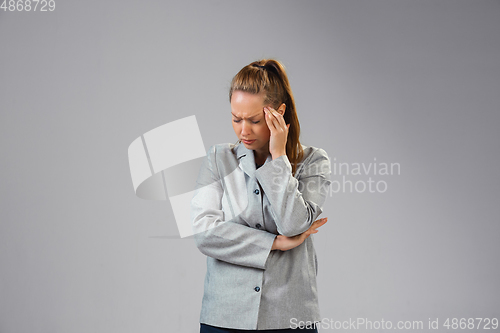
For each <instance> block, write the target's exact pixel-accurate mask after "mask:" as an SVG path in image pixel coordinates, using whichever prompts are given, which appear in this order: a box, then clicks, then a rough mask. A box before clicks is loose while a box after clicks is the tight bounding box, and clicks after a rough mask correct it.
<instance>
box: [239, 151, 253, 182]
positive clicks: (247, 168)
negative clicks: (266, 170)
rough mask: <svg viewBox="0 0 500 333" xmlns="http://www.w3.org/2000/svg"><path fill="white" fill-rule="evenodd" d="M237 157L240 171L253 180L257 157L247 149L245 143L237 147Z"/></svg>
mask: <svg viewBox="0 0 500 333" xmlns="http://www.w3.org/2000/svg"><path fill="white" fill-rule="evenodd" d="M236 156H237V158H238V161H239V166H240V169H241V170H243V172H245V173H246V174H247V175H248V176H249V177H250V178H253V177H254V173H255V157H254V155H253V150H251V149H247V147H245V145H244V144H243V143H240V144H239V145H238V146H237V147H236Z"/></svg>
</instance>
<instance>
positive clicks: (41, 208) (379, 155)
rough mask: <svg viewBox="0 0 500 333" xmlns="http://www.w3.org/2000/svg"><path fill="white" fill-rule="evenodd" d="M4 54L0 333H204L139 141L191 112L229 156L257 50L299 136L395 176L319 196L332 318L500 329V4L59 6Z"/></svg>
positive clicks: (1, 42)
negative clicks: (134, 151)
mask: <svg viewBox="0 0 500 333" xmlns="http://www.w3.org/2000/svg"><path fill="white" fill-rule="evenodd" d="M0 47H1V52H0V108H1V113H0V114H1V119H0V147H1V150H0V153H1V161H2V162H1V176H0V177H1V212H0V214H1V215H0V219H1V224H0V332H2V333H11V332H196V331H197V330H198V327H199V326H198V316H199V310H200V306H201V297H202V286H203V279H204V273H205V257H204V256H203V255H202V254H201V253H200V252H199V251H198V249H197V248H196V247H195V245H194V241H193V239H192V238H190V239H178V238H176V237H175V235H176V233H177V229H176V225H175V222H174V219H173V214H172V209H171V206H170V204H169V202H165V201H163V202H160V201H145V200H142V199H139V198H137V197H136V196H135V194H134V191H133V188H132V182H131V177H130V171H129V167H128V156H127V149H128V145H129V144H130V143H131V142H132V141H133V140H134V139H136V138H137V137H138V136H140V135H141V134H143V133H145V132H147V131H149V130H151V129H153V128H156V127H158V126H160V125H163V124H165V123H168V122H171V121H174V120H177V119H180V118H183V117H187V116H190V115H193V114H194V115H196V117H197V120H198V123H199V126H200V130H201V132H202V136H203V140H204V143H205V148H207V149H208V147H209V146H211V145H213V144H215V143H222V142H235V141H236V140H237V138H236V136H235V134H234V132H233V130H232V127H231V118H230V106H229V103H228V100H227V90H228V87H229V83H230V80H231V78H232V77H233V75H235V74H236V73H237V71H238V70H239V69H240V68H241V67H243V66H245V65H246V64H248V63H250V62H251V61H253V60H257V59H259V58H263V57H276V58H277V59H279V60H281V61H282V62H283V63H284V64H285V66H286V67H287V69H288V72H289V78H290V81H291V85H292V88H293V91H294V94H295V97H296V102H297V108H298V112H299V119H300V122H301V126H302V136H301V138H302V143H303V144H307V145H313V146H317V147H321V148H323V149H325V150H326V151H327V152H328V154H329V156H330V158H331V159H332V163H334V162H336V163H340V162H345V163H362V162H364V163H370V162H373V161H374V158H376V160H377V162H386V163H391V162H392V163H399V164H400V165H401V174H400V175H392V176H379V175H372V179H375V180H377V181H378V180H384V181H386V182H387V184H388V189H387V191H386V192H385V193H367V192H364V193H356V192H353V193H350V192H346V193H342V192H339V193H332V195H331V196H330V197H329V198H328V199H327V202H326V204H325V209H324V216H327V217H329V222H328V223H327V224H326V225H325V226H324V227H322V228H321V229H320V232H319V233H318V234H317V235H316V236H315V242H316V247H317V253H318V259H319V275H318V288H319V292H320V306H321V314H322V317H323V318H327V319H332V320H349V319H352V320H356V319H357V318H366V319H368V320H371V321H380V320H382V319H384V320H391V321H392V322H393V323H396V322H397V321H399V320H403V321H404V320H411V321H413V320H421V321H423V322H424V324H425V325H426V327H427V322H428V320H429V318H431V319H432V320H435V319H436V318H438V319H439V324H440V325H441V324H442V322H443V321H444V320H445V319H446V318H449V317H450V318H451V317H457V318H461V317H464V318H475V317H483V318H484V317H490V318H492V317H497V318H498V317H500V310H499V309H500V290H499V283H498V281H500V263H499V260H498V254H499V250H500V242H499V241H498V236H499V234H500V233H499V232H500V225H499V215H500V208H499V207H500V205H499V202H498V200H499V197H500V196H499V195H500V193H499V191H500V190H499V188H500V177H499V175H498V164H499V162H500V158H499V148H500V147H499V144H500V134H499V133H500V131H499V125H500V124H499V122H500V114H499V105H500V94H499V92H500V62H499V59H500V2H499V1H456V0H452V1H448V0H441V1H389V0H376V1H253V2H243V1H226V0H224V1H195V2H193V1H183V2H182V3H181V2H175V3H174V2H170V1H105V2H104V1H68V0H67V1H60V0H59V1H56V10H55V11H54V12H45V13H42V12H29V13H27V12H3V11H0ZM334 159H335V160H334ZM341 177H342V176H341V175H333V179H334V180H340V179H341ZM367 178H368V176H366V175H361V176H356V177H351V178H350V179H352V180H355V179H364V180H366V179H367ZM441 330H443V331H444V329H443V328H442V327H441ZM323 331H329V330H323ZM358 331H377V330H374V329H373V330H364V329H359V330H358ZM422 331H426V330H422Z"/></svg>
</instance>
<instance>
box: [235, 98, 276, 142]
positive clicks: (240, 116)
mask: <svg viewBox="0 0 500 333" xmlns="http://www.w3.org/2000/svg"><path fill="white" fill-rule="evenodd" d="M264 98H265V96H264V93H260V94H251V93H248V92H245V91H234V92H233V95H232V97H231V113H232V117H233V129H234V132H235V133H236V136H237V137H238V139H240V140H241V142H242V143H243V144H244V145H245V147H247V148H248V149H254V150H258V151H268V150H269V139H270V137H271V132H270V131H269V127H268V126H267V123H266V119H265V114H264Z"/></svg>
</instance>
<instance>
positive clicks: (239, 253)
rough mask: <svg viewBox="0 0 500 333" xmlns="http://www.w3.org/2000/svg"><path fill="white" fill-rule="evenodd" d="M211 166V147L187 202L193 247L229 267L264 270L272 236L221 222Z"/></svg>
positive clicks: (218, 189)
mask: <svg viewBox="0 0 500 333" xmlns="http://www.w3.org/2000/svg"><path fill="white" fill-rule="evenodd" d="M215 166H216V164H215V147H212V148H211V149H210V151H209V154H208V155H207V157H206V158H205V160H204V163H203V165H202V167H201V170H200V174H199V176H198V180H197V186H196V190H195V194H194V196H193V198H192V200H191V220H192V226H193V232H194V237H195V241H196V246H197V247H198V249H199V250H200V251H201V252H202V253H203V254H205V255H207V256H210V257H213V258H216V259H219V260H223V261H226V262H229V263H232V264H237V265H242V266H249V267H255V268H260V269H265V264H266V261H267V258H268V256H269V253H270V251H271V248H272V245H273V242H274V239H275V237H276V235H274V234H272V233H269V232H267V231H264V230H258V229H255V228H252V227H250V226H247V225H243V224H240V223H237V222H235V221H233V220H227V221H225V220H224V212H223V210H222V195H223V193H224V190H223V187H222V184H221V181H220V179H219V174H218V171H217V169H216V168H215ZM245 195H246V194H245Z"/></svg>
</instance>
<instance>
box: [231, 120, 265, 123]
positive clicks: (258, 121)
mask: <svg viewBox="0 0 500 333" xmlns="http://www.w3.org/2000/svg"><path fill="white" fill-rule="evenodd" d="M233 121H234V122H235V123H239V122H240V121H241V119H239V120H236V119H233ZM258 123H260V120H257V121H252V124H258Z"/></svg>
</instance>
